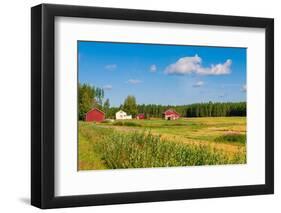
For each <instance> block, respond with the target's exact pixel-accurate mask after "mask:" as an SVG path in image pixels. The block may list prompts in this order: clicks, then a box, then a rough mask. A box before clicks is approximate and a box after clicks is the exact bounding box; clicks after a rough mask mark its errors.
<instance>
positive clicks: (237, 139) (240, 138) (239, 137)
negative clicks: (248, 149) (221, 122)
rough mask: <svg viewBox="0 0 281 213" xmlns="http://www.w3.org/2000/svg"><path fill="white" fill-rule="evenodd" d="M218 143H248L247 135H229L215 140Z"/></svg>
mask: <svg viewBox="0 0 281 213" xmlns="http://www.w3.org/2000/svg"><path fill="white" fill-rule="evenodd" d="M215 141H216V142H237V143H242V144H245V143H246V135H242V134H238V133H229V134H225V135H222V136H219V137H217V138H215Z"/></svg>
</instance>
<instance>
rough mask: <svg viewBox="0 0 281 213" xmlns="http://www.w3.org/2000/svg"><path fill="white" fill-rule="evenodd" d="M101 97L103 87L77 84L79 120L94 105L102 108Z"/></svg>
mask: <svg viewBox="0 0 281 213" xmlns="http://www.w3.org/2000/svg"><path fill="white" fill-rule="evenodd" d="M103 97H104V91H103V89H101V88H98V87H94V86H91V85H89V84H79V85H78V100H79V104H78V105H79V106H78V107H79V112H78V116H79V120H84V119H85V115H86V113H87V112H88V111H89V110H91V109H92V108H94V107H96V108H98V109H102V99H103ZM108 104H109V102H108ZM108 108H109V106H108Z"/></svg>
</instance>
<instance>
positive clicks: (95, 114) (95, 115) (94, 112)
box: [85, 108, 105, 122]
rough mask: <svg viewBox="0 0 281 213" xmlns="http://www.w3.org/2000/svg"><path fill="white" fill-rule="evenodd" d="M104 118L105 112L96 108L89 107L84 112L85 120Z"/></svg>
mask: <svg viewBox="0 0 281 213" xmlns="http://www.w3.org/2000/svg"><path fill="white" fill-rule="evenodd" d="M104 119H105V113H104V112H103V111H101V110H99V109H97V108H93V109H91V110H90V111H89V112H87V113H86V116H85V121H88V122H91V121H95V122H101V121H103V120H104Z"/></svg>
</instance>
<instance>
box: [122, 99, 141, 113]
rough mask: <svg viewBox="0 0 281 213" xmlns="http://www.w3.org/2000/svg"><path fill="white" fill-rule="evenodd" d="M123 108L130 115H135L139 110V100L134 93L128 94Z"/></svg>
mask: <svg viewBox="0 0 281 213" xmlns="http://www.w3.org/2000/svg"><path fill="white" fill-rule="evenodd" d="M122 109H123V110H124V111H125V112H126V113H128V114H129V115H132V116H133V117H135V116H136V114H137V112H138V108H137V101H136V98H135V96H132V95H129V96H127V98H126V99H125V101H124V104H123V106H122Z"/></svg>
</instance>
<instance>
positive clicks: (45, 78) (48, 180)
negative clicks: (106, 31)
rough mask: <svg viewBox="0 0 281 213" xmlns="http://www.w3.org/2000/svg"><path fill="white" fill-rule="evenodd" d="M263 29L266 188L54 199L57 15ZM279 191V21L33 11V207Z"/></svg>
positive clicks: (51, 8)
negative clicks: (276, 23) (276, 88)
mask: <svg viewBox="0 0 281 213" xmlns="http://www.w3.org/2000/svg"><path fill="white" fill-rule="evenodd" d="M58 16H63V17H80V18H100V19H113V20H114V19H115V20H131V21H146V22H162V23H182V24H200V25H217V26H237V27H250V28H264V29H265V32H266V33H265V34H266V40H265V44H266V48H265V61H266V64H265V72H266V73H265V76H266V78H265V85H266V88H265V89H266V97H265V99H266V106H265V107H266V110H265V114H266V118H265V121H266V124H265V126H266V128H265V132H266V135H265V161H266V162H265V184H261V185H246V186H226V187H214V188H198V189H177V190H163V191H144V192H129V193H112V194H95V195H78V196H77V195H73V196H60V197H56V196H55V195H54V189H55V181H54V178H55V170H54V167H55V165H54V163H55V161H54V157H55V156H54V153H55V152H54V151H55V146H54V133H55V107H54V105H55V97H54V96H55V85H54V82H55V81H54V78H55V77H54V76H55V75H54V72H55V69H54V60H55V54H54V50H55V47H54V45H55V44H54V21H55V17H58ZM272 193H274V20H273V19H270V18H254V17H240V16H224V15H208V14H194V13H178V12H164V11H148V10H131V9H113V8H102V7H86V6H67V5H53V4H41V5H38V6H35V7H32V8H31V204H32V205H34V206H36V207H39V208H42V209H47V208H60V207H76V206H91V205H106V204H122V203H139V202H155V201H169V200H183V199H197V198H218V197H228V196H246V195H260V194H272Z"/></svg>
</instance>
